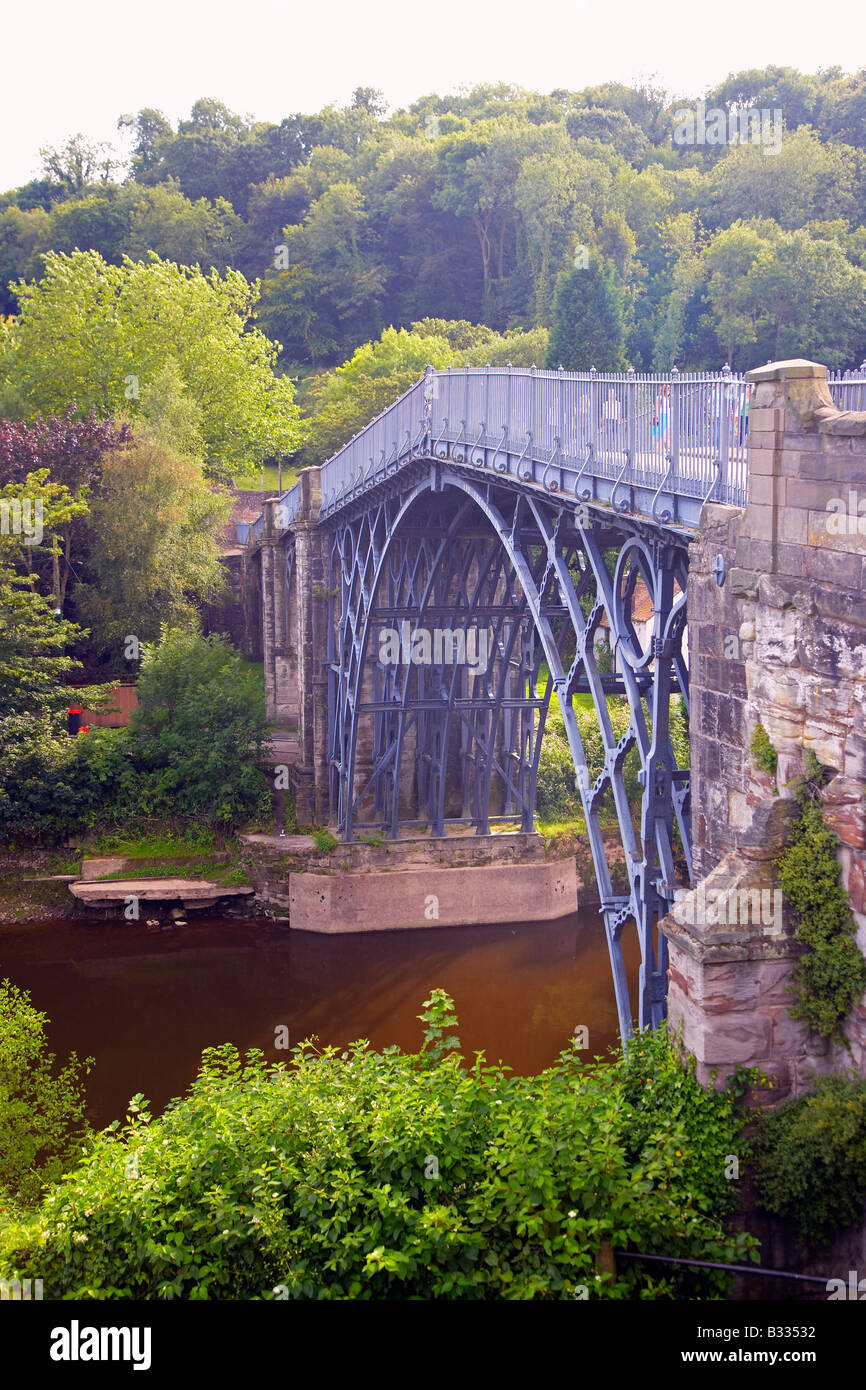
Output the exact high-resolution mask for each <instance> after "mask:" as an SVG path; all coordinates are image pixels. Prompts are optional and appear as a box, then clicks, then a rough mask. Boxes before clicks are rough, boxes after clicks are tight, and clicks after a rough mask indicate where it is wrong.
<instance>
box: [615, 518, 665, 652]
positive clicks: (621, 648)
mask: <svg viewBox="0 0 866 1390" xmlns="http://www.w3.org/2000/svg"><path fill="white" fill-rule="evenodd" d="M640 581H643V585H644V586H645V588H646V592H647V593H648V594H649V597H650V601H651V602H652V604H653V617H654V616H655V599H654V593H655V584H654V581H653V563H652V557H651V555H650V553H649V551H648V550H647V547H646V545H645V544H644V542H643V541H642V540H641V539H640V538H639V537H638V536H631V537H630V538H629V540H627V541H626V543H625V545H624V546H623V547H622V550H621V551H620V553H619V556H618V557H617V562H616V574H615V576H614V583H613V606H614V611H613V621H614V629H615V630H614V638H615V644H614V645H615V648H616V651H617V652H618V653H621V654H622V657H623V659H624V660H625V661H627V662H628V664H629V666H630V667H631V669H632V670H633V671H643V670H645V669H646V667H647V666H649V664H650V662H651V661H652V659H653V641H652V631H650V634H649V636H648V638H647V643H646V647H645V648H644V647H643V646H642V644H641V641H640V638H639V637H638V635H637V632H636V630H635V617H634V603H635V594H636V592H639V590H638V584H639V582H640Z"/></svg>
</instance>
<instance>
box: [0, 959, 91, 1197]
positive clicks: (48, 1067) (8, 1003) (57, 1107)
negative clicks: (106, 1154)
mask: <svg viewBox="0 0 866 1390" xmlns="http://www.w3.org/2000/svg"><path fill="white" fill-rule="evenodd" d="M47 1021H48V1020H47V1018H46V1016H45V1014H43V1013H40V1011H39V1010H38V1009H35V1008H34V1007H33V1004H32V1002H31V999H30V995H29V994H28V993H27V991H26V990H21V989H17V988H16V987H15V985H13V984H11V983H10V981H9V980H2V981H0V1192H2V1191H5V1193H6V1195H7V1196H8V1197H11V1198H12V1200H13V1202H16V1203H22V1204H24V1203H32V1202H35V1201H36V1200H37V1199H38V1198H39V1197H40V1196H41V1194H42V1193H43V1192H44V1191H45V1189H46V1188H48V1187H50V1186H51V1185H52V1184H53V1183H56V1182H58V1181H59V1180H60V1178H61V1176H62V1175H63V1173H64V1172H65V1171H66V1170H67V1168H70V1167H72V1166H73V1165H74V1163H75V1162H76V1161H77V1160H79V1159H80V1157H81V1153H82V1152H83V1150H82V1141H83V1140H84V1139H85V1136H86V1130H85V1128H84V1126H83V1117H84V1107H85V1097H84V1089H83V1077H84V1075H85V1074H86V1071H87V1070H88V1069H89V1062H88V1063H87V1064H83V1063H80V1062H79V1061H78V1058H77V1056H76V1055H75V1053H72V1055H71V1056H70V1057H69V1059H68V1061H67V1062H66V1063H65V1064H64V1066H63V1067H61V1068H59V1069H58V1067H57V1065H56V1058H55V1056H54V1053H53V1052H49V1051H48V1050H47V1045H46V1039H45V1026H46V1023H47Z"/></svg>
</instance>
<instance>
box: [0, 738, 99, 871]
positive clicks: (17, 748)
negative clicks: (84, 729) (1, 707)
mask: <svg viewBox="0 0 866 1390" xmlns="http://www.w3.org/2000/svg"><path fill="white" fill-rule="evenodd" d="M83 741H84V740H83V739H82V740H81V743H83ZM77 745H78V746H77ZM81 752H82V750H81V747H80V744H79V740H77V739H76V740H72V739H70V738H69V735H68V734H67V733H66V731H65V729H64V730H63V731H62V732H61V731H60V730H59V728H58V725H57V721H56V719H53V718H52V717H51V716H50V715H37V714H16V715H10V716H8V717H7V718H5V719H3V720H2V721H0V844H9V843H11V842H20V841H23V840H41V841H43V842H45V843H49V844H52V843H56V842H57V841H58V840H63V839H66V838H67V837H68V836H69V835H71V834H73V833H74V832H75V831H76V830H79V829H80V828H81V825H82V822H83V821H84V819H85V818H86V816H87V813H88V809H89V806H90V800H91V793H90V790H89V786H88V783H89V777H88V775H87V772H86V771H85V769H84V765H83V760H82V757H81Z"/></svg>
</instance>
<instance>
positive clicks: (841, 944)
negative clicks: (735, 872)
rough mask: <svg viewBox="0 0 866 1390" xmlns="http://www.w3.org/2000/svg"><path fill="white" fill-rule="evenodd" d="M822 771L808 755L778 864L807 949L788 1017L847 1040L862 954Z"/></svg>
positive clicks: (865, 964) (865, 977)
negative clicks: (823, 795)
mask: <svg viewBox="0 0 866 1390" xmlns="http://www.w3.org/2000/svg"><path fill="white" fill-rule="evenodd" d="M820 778H821V770H820V767H819V764H818V763H817V761H816V760H815V759H814V758H813V759H812V760H811V765H810V766H809V767H807V771H806V776H805V777H804V778H803V779H802V780H801V782H800V783H799V784H798V785H797V786H796V787H795V789H794V791H795V796H796V798H797V801H798V804H799V807H800V814H799V816H798V818H797V820H796V821H795V822H794V824H793V826H792V828H791V832H790V835H789V838H788V843H787V846H786V848H785V850H784V852H783V854H782V857H781V860H780V864H779V881H780V884H781V888H782V893H783V895H784V896H785V898H786V899H787V901H788V903H789V905H790V907H791V908H792V909H793V912H794V917H795V922H796V938H797V940H798V941H800V942H802V943H803V945H804V946H806V947H807V950H806V952H805V954H804V955H803V956H801V958H800V960H799V961H798V962H797V965H796V968H795V971H794V984H793V989H794V993H795V1003H794V1006H793V1008H792V1009H791V1015H792V1017H793V1018H799V1019H803V1020H804V1021H805V1023H806V1024H807V1025H808V1027H809V1028H810V1029H811V1030H812V1032H814V1033H818V1034H820V1035H821V1036H822V1037H826V1038H829V1039H831V1040H832V1041H833V1042H838V1043H844V1044H846V1045H847V1043H846V1039H845V1032H844V1029H845V1022H846V1020H847V1018H848V1015H849V1013H850V1012H851V1009H852V1007H853V1006H854V1004H855V1003H856V1002H857V1000H858V999H859V998H860V996H861V995H862V993H863V991H864V989H866V959H864V957H863V954H862V952H861V951H860V948H859V947H858V945H857V942H856V940H855V935H854V934H855V931H856V923H855V921H854V914H853V913H852V911H851V905H850V903H849V901H848V896H847V894H846V892H845V890H844V888H843V887H842V880H841V873H840V869H839V862H838V860H837V858H836V845H837V840H836V836H835V835H834V833H833V831H832V830H831V829H830V827H829V826H828V825H827V824H826V822H825V820H824V815H823V810H822V807H821V802H820V799H819V796H818V792H819V788H820Z"/></svg>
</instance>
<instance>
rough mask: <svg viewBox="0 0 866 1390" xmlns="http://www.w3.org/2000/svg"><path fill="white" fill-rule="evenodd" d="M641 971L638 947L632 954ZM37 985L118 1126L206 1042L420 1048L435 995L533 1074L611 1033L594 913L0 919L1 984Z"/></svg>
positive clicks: (465, 1031) (99, 1114) (189, 1076)
mask: <svg viewBox="0 0 866 1390" xmlns="http://www.w3.org/2000/svg"><path fill="white" fill-rule="evenodd" d="M627 964H628V969H629V976H630V980H631V981H632V982H633V981H634V980H635V979H636V976H637V967H638V952H637V945H636V941H634V940H633V942H632V950H631V951H630V952H627ZM2 976H8V977H9V978H10V979H11V980H12V982H13V983H14V984H16V985H18V986H20V987H21V988H24V989H27V990H29V991H30V992H31V995H32V998H33V1003H34V1004H35V1005H36V1007H37V1008H39V1009H42V1010H43V1011H44V1012H45V1013H46V1014H47V1015H48V1018H49V1020H50V1028H49V1044H50V1046H51V1048H52V1050H53V1051H55V1052H56V1053H57V1054H58V1056H59V1057H63V1056H65V1055H66V1054H67V1053H68V1052H69V1051H71V1050H73V1049H74V1050H75V1051H77V1053H78V1055H79V1057H82V1058H83V1057H88V1056H92V1057H93V1058H94V1059H95V1066H94V1068H93V1070H92V1071H91V1073H90V1076H89V1077H88V1078H87V1094H88V1099H89V1110H88V1118H89V1119H90V1121H91V1123H93V1124H94V1125H95V1126H96V1127H98V1128H99V1127H102V1126H104V1125H106V1124H109V1123H110V1122H111V1121H112V1120H114V1119H121V1118H122V1117H123V1115H124V1113H125V1109H126V1103H127V1101H128V1100H129V1098H130V1096H132V1095H134V1094H136V1093H137V1092H142V1093H143V1094H144V1095H145V1096H147V1097H148V1099H149V1100H150V1101H151V1103H152V1105H153V1107H154V1109H155V1110H160V1109H161V1108H162V1107H163V1106H164V1105H165V1104H166V1103H167V1101H168V1100H170V1099H171V1097H173V1096H177V1095H181V1094H182V1093H183V1092H184V1091H185V1089H186V1087H187V1086H188V1085H189V1083H190V1082H191V1081H192V1080H193V1078H194V1076H195V1073H196V1070H197V1067H198V1062H199V1059H200V1056H201V1052H202V1049H203V1048H205V1047H210V1046H214V1045H216V1044H218V1043H223V1042H231V1043H234V1044H235V1045H236V1046H237V1047H239V1048H240V1049H242V1050H243V1049H246V1048H249V1047H258V1048H261V1049H262V1051H263V1052H264V1053H265V1055H266V1057H268V1058H269V1059H273V1060H274V1061H287V1060H288V1058H289V1053H288V1052H286V1051H283V1050H277V1049H276V1048H275V1040H276V1038H277V1034H276V1030H277V1029H278V1028H280V1027H283V1028H288V1030H289V1036H290V1043H291V1045H292V1046H294V1045H295V1044H296V1043H298V1042H300V1041H301V1040H302V1039H304V1038H307V1037H310V1036H312V1035H317V1036H318V1039H319V1042H320V1044H321V1045H325V1044H328V1043H330V1044H334V1045H336V1046H344V1045H345V1044H347V1043H349V1042H352V1041H354V1040H355V1039H357V1038H367V1039H369V1041H370V1042H371V1043H372V1045H373V1046H374V1047H383V1046H386V1045H388V1044H391V1043H396V1044H398V1045H399V1046H400V1047H402V1048H404V1049H406V1050H407V1051H408V1050H411V1051H415V1050H417V1049H418V1047H419V1046H420V1043H421V1031H422V1025H421V1024H420V1023H419V1022H418V1020H417V1018H416V1015H417V1014H418V1013H420V1011H421V1006H422V1004H423V1001H424V999H426V997H427V995H428V994H429V991H430V990H431V989H435V988H436V987H442V988H444V989H446V990H447V991H448V993H449V994H451V995H452V996H453V998H454V1001H455V1005H456V1008H457V1014H458V1017H459V1020H460V1027H459V1034H460V1040H461V1044H462V1050H463V1053H464V1055H465V1056H467V1057H471V1056H472V1054H473V1053H474V1052H475V1051H476V1050H479V1051H480V1050H483V1051H484V1052H485V1053H486V1054H487V1057H488V1059H489V1060H491V1061H498V1060H500V1059H501V1060H502V1061H503V1062H505V1063H507V1064H508V1065H509V1066H510V1067H512V1068H513V1069H514V1071H515V1072H518V1073H521V1074H524V1075H530V1074H533V1073H536V1072H538V1071H541V1070H543V1068H544V1067H546V1066H548V1065H550V1063H552V1062H553V1061H554V1060H555V1058H556V1056H557V1054H558V1053H559V1052H560V1050H561V1049H562V1048H563V1047H565V1046H566V1045H567V1044H568V1041H569V1039H570V1038H571V1036H572V1034H573V1032H574V1029H575V1028H576V1027H579V1026H581V1025H582V1026H585V1027H586V1028H587V1029H588V1030H589V1051H588V1053H587V1056H588V1057H589V1056H591V1055H593V1054H596V1053H603V1052H605V1051H606V1049H607V1048H608V1047H609V1046H611V1045H612V1044H614V1043H615V1042H616V1040H617V1025H616V1009H615V1005H614V997H613V984H612V980H611V974H610V965H609V961H608V953H607V945H606V942H605V938H604V928H603V925H602V922H601V919H600V917H599V915H598V912H597V909H595V908H594V907H587V908H584V909H583V910H581V911H580V912H578V913H575V914H574V916H571V917H564V918H561V919H560V920H558V921H555V922H531V923H526V924H520V925H515V924H513V923H509V924H508V925H504V926H467V927H436V928H431V929H430V930H420V931H419V930H415V931H399V932H377V933H373V934H370V933H359V934H352V935H341V936H320V935H313V934H309V933H303V932H291V931H287V930H286V929H285V928H283V927H278V926H275V925H274V924H273V923H270V922H267V921H248V920H247V921H243V920H226V919H217V918H197V919H195V918H194V919H193V924H192V925H190V926H188V927H186V928H179V929H175V930H172V931H167V932H157V933H151V932H149V931H148V930H147V929H146V927H145V926H144V925H143V924H142V925H138V924H129V925H123V926H119V925H117V924H116V923H114V922H109V923H106V922H102V921H100V922H94V923H92V924H88V923H83V922H82V921H81V920H76V921H54V922H44V923H37V922H29V923H27V924H26V925H21V926H17V925H4V926H2V927H0V977H2Z"/></svg>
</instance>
